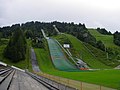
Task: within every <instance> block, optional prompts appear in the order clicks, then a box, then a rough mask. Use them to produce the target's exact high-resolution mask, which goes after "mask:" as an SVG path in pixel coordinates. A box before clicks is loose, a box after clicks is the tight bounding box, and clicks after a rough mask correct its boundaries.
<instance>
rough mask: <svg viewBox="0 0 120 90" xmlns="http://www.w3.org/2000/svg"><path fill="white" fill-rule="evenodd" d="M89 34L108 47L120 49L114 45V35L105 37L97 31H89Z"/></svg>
mask: <svg viewBox="0 0 120 90" xmlns="http://www.w3.org/2000/svg"><path fill="white" fill-rule="evenodd" d="M89 32H90V34H91V35H93V36H94V37H95V38H96V39H97V41H98V40H101V41H102V42H103V43H104V44H105V46H106V47H110V48H118V49H120V47H119V46H117V45H115V44H114V43H113V35H103V34H101V33H99V32H98V31H97V30H96V29H89Z"/></svg>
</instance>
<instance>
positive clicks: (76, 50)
mask: <svg viewBox="0 0 120 90" xmlns="http://www.w3.org/2000/svg"><path fill="white" fill-rule="evenodd" d="M62 37H63V38H68V39H69V40H70V42H71V44H72V47H71V49H70V51H71V53H72V54H73V56H74V57H78V58H81V59H82V60H83V61H85V62H86V63H87V64H88V65H89V66H90V67H91V68H110V67H109V66H107V65H105V64H103V63H102V62H100V61H99V60H98V59H96V58H95V57H94V56H93V55H92V54H91V53H90V51H89V50H88V49H87V47H86V46H85V45H84V44H83V42H81V41H80V40H78V39H77V38H75V37H74V36H72V35H69V34H61V35H58V36H56V39H57V40H58V41H59V42H61V38H62Z"/></svg>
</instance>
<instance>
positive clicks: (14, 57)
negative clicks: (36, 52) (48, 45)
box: [4, 27, 26, 62]
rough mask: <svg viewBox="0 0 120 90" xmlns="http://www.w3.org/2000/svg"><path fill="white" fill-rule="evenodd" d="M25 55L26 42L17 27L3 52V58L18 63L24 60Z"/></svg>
mask: <svg viewBox="0 0 120 90" xmlns="http://www.w3.org/2000/svg"><path fill="white" fill-rule="evenodd" d="M25 53H26V40H25V37H24V34H23V32H22V30H21V29H20V27H17V28H16V30H15V31H14V33H13V35H12V37H11V39H10V41H9V43H8V45H7V47H6V48H5V50H4V56H5V57H6V58H9V59H10V60H11V61H13V62H18V61H20V60H24V59H25Z"/></svg>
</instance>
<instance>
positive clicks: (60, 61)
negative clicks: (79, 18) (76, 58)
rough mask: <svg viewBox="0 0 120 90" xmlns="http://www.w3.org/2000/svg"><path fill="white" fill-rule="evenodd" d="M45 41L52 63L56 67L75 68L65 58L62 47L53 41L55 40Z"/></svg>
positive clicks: (72, 69)
mask: <svg viewBox="0 0 120 90" xmlns="http://www.w3.org/2000/svg"><path fill="white" fill-rule="evenodd" d="M47 41H48V46H49V50H50V55H51V58H52V61H53V64H54V66H55V67H56V68H57V69H59V70H64V71H74V70H77V68H76V67H75V66H74V65H72V64H71V63H70V62H69V61H68V60H67V58H66V57H65V55H64V53H63V51H62V49H61V48H60V46H59V45H58V44H57V42H55V40H53V39H48V40H47Z"/></svg>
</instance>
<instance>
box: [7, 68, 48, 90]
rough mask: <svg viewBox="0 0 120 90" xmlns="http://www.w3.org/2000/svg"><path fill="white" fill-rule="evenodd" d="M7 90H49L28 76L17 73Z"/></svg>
mask: <svg viewBox="0 0 120 90" xmlns="http://www.w3.org/2000/svg"><path fill="white" fill-rule="evenodd" d="M9 90H49V89H48V88H46V87H45V86H43V85H42V84H40V83H39V82H37V81H36V80H34V79H33V78H32V77H30V76H29V75H28V74H26V73H24V72H21V71H17V70H16V72H15V74H14V76H13V80H12V82H11V85H10V88H9Z"/></svg>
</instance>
